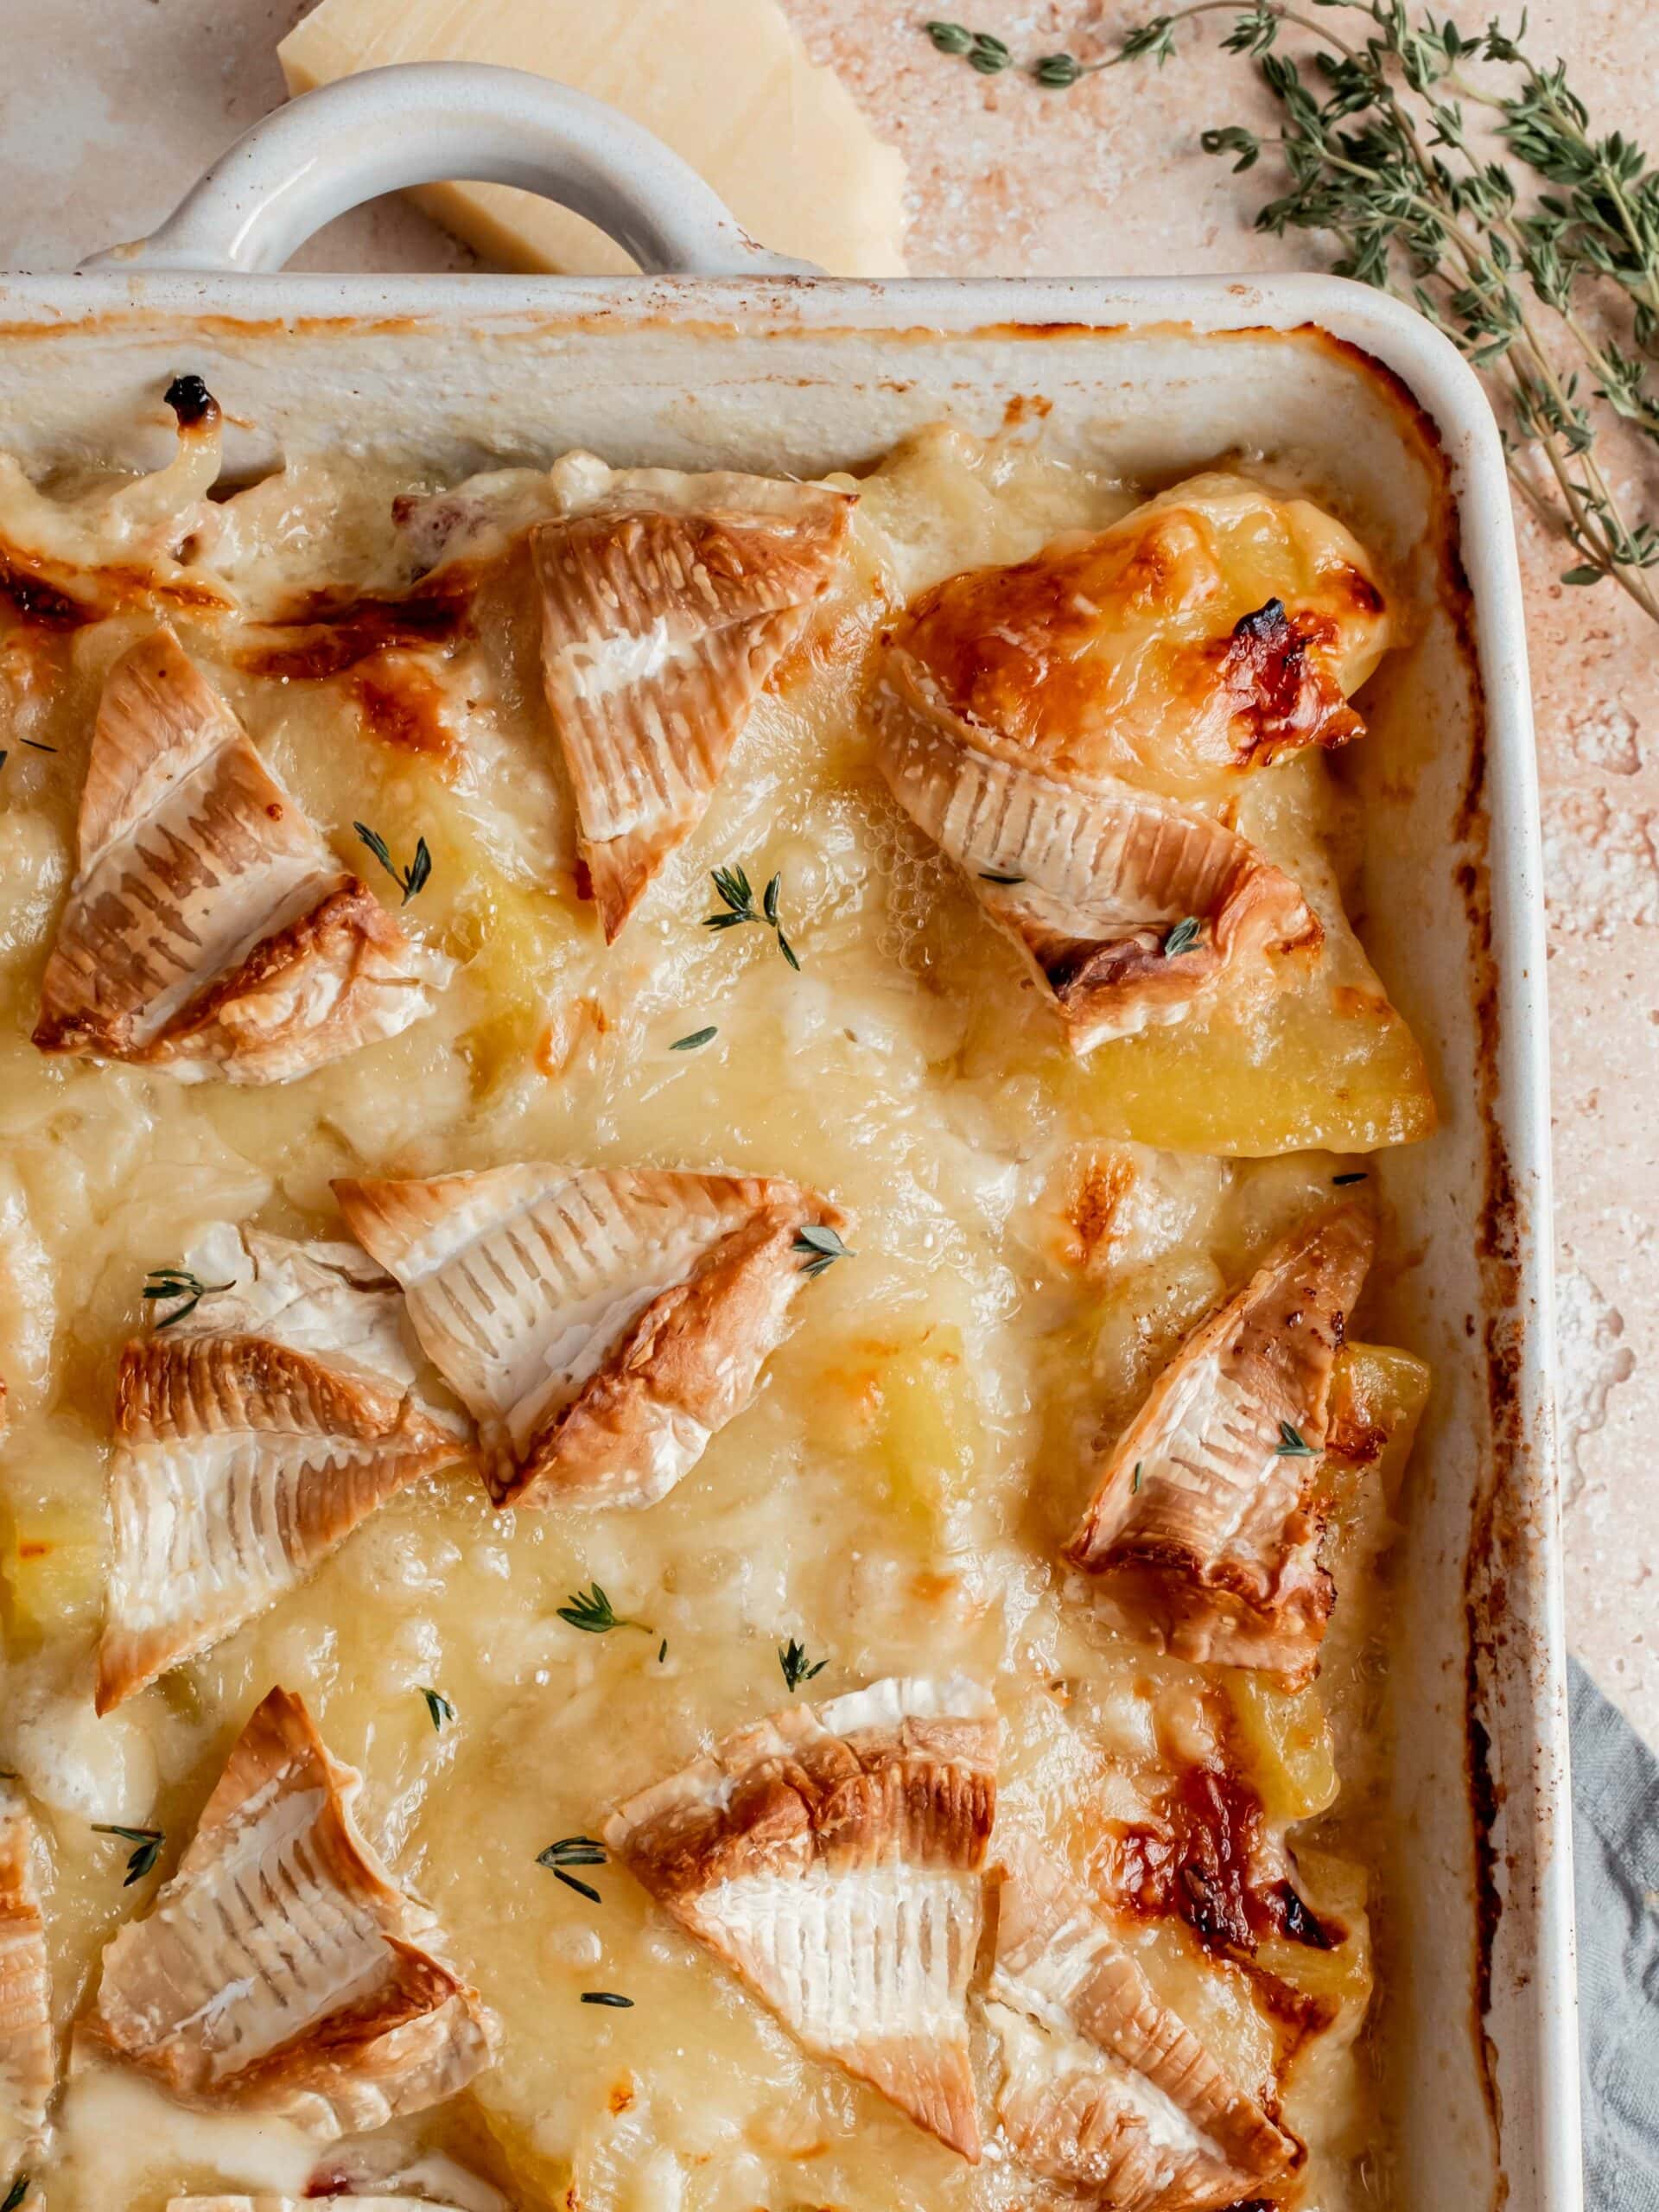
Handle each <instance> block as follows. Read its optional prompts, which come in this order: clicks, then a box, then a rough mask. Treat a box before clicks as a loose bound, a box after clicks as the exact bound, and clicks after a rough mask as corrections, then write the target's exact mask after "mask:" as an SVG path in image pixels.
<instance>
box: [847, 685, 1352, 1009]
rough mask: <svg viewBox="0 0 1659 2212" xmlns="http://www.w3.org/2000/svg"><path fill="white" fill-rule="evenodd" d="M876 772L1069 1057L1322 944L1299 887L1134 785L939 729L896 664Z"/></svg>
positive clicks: (1223, 829) (1195, 812)
mask: <svg viewBox="0 0 1659 2212" xmlns="http://www.w3.org/2000/svg"><path fill="white" fill-rule="evenodd" d="M871 713H872V717H873V720H874V727H875V730H876V735H877V745H878V749H879V754H880V762H881V766H882V769H883V771H884V772H885V773H886V775H887V782H888V784H889V785H890V786H891V788H892V791H893V797H894V798H896V799H897V800H898V801H899V804H900V806H902V807H903V808H904V810H905V811H906V814H908V815H909V816H910V817H911V819H912V822H914V823H916V824H917V826H918V828H919V829H922V830H924V831H925V833H926V835H927V836H929V837H931V839H932V841H933V842H934V843H935V844H936V845H938V847H939V849H940V850H941V851H942V852H944V853H945V854H947V855H949V857H950V859H951V860H953V861H956V863H957V866H958V867H959V868H962V869H963V871H964V872H965V873H966V874H967V876H968V878H969V881H970V882H971V883H972V884H973V886H974V888H975V890H976V893H977V894H978V897H979V900H980V903H981V905H982V906H983V907H984V908H985V910H986V912H987V913H988V914H989V916H990V917H991V918H992V920H993V921H995V923H997V924H998V925H999V926H1000V927H1001V929H1002V930H1003V931H1005V932H1006V933H1007V935H1008V936H1009V937H1011V938H1013V939H1014V942H1015V944H1018V945H1019V946H1020V948H1021V950H1023V951H1024V952H1025V953H1027V955H1028V956H1029V957H1030V960H1031V962H1032V964H1033V968H1034V969H1036V971H1037V973H1038V974H1039V976H1041V977H1042V979H1043V981H1044V982H1045V983H1046V985H1047V986H1048V988H1049V989H1050V990H1051V991H1052V993H1053V995H1054V999H1055V1002H1056V1004H1057V1005H1058V1008H1059V1011H1060V1015H1061V1018H1062V1020H1064V1022H1065V1033H1066V1037H1067V1039H1068V1041H1069V1042H1070V1044H1071V1048H1072V1050H1073V1051H1074V1052H1090V1051H1092V1050H1093V1048H1094V1047H1095V1046H1096V1045H1101V1044H1104V1043H1105V1042H1106V1041H1107V1040H1108V1039H1110V1038H1113V1037H1128V1036H1133V1035H1134V1034H1135V1033H1136V1032H1137V1031H1139V1030H1142V1029H1146V1028H1148V1027H1161V1026H1163V1025H1165V1024H1167V1023H1169V1022H1173V1021H1179V1020H1182V1019H1183V1017H1184V1016H1185V1015H1186V1014H1189V1013H1190V1012H1191V1011H1192V1007H1194V1005H1195V1004H1196V1003H1197V1001H1198V999H1199V998H1200V996H1201V995H1204V994H1205V993H1207V992H1210V991H1212V990H1213V989H1214V988H1216V987H1217V985H1218V984H1220V983H1222V982H1224V980H1225V979H1226V977H1227V976H1228V975H1229V972H1230V971H1231V972H1232V973H1234V974H1237V973H1238V972H1239V971H1240V970H1241V969H1245V970H1248V969H1251V968H1254V967H1255V966H1257V965H1262V966H1264V967H1267V968H1268V972H1269V973H1272V972H1273V969H1272V967H1271V965H1270V963H1267V961H1266V956H1267V955H1268V954H1284V953H1290V952H1308V953H1312V952H1313V951H1314V950H1317V949H1318V947H1319V944H1320V942H1321V940H1322V938H1323V937H1324V934H1325V932H1324V931H1323V930H1322V929H1321V928H1320V926H1319V920H1318V918H1317V917H1316V916H1315V915H1314V913H1313V910H1312V909H1311V908H1310V906H1308V903H1307V901H1306V899H1305V898H1304V897H1303V895H1302V893H1301V892H1300V889H1299V888H1298V887H1297V886H1296V885H1295V884H1294V882H1292V880H1291V879H1290V878H1289V877H1288V876H1287V875H1286V874H1284V872H1283V870H1282V869H1281V868H1274V866H1273V864H1272V862H1271V861H1268V860H1267V859H1266V858H1265V857H1264V856H1263V855H1262V854H1261V853H1259V852H1257V851H1256V850H1255V847H1254V846H1252V845H1251V844H1250V843H1249V842H1248V840H1247V839H1245V838H1243V837H1241V836H1238V834H1237V832H1236V831H1235V830H1232V829H1229V828H1228V827H1227V826H1226V824H1225V823H1223V822H1220V821H1217V819H1216V817H1214V816H1213V815H1209V814H1205V813H1203V812H1202V811H1201V810H1199V809H1198V808H1197V807H1194V806H1181V805H1178V804H1175V803H1174V802H1173V801H1172V800H1169V799H1165V798H1158V797H1156V796H1155V795H1154V794H1153V793H1152V792H1150V791H1137V790H1136V789H1135V787H1134V786H1133V785H1129V784H1124V783H1110V782H1103V781H1100V780H1098V779H1096V780H1095V781H1092V782H1089V783H1084V782H1082V781H1077V780H1073V781H1071V782H1066V781H1062V780H1060V779H1058V778H1057V777H1054V776H1051V775H1045V774H1040V773H1039V772H1036V771H1034V770H1033V769H1030V768H1026V767H1021V766H1018V765H1016V764H1014V763H1013V762H1010V761H1008V760H1003V759H1000V758H999V757H998V756H997V755H996V754H995V753H991V752H988V751H985V750H983V749H982V747H980V746H979V745H978V744H977V743H976V741H975V737H974V734H973V731H972V729H971V728H970V726H969V724H967V723H965V722H962V721H958V722H957V724H956V726H955V728H950V727H949V726H948V725H947V724H946V722H945V721H944V720H943V718H942V717H941V715H939V714H938V711H937V710H936V709H933V708H932V707H931V705H930V703H929V702H928V701H927V699H926V696H925V693H924V692H923V691H922V690H920V689H919V688H918V683H917V679H916V677H915V673H914V671H913V669H912V668H911V667H910V666H908V665H906V663H905V662H904V661H903V660H902V659H896V660H895V662H894V664H893V667H892V668H891V669H890V671H887V674H886V676H885V677H884V679H883V680H882V681H881V682H880V683H878V684H877V686H876V688H875V690H874V694H873V696H872V701H871Z"/></svg>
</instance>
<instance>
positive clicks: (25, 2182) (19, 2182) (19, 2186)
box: [0, 753, 32, 2212]
mask: <svg viewBox="0 0 1659 2212" xmlns="http://www.w3.org/2000/svg"><path fill="white" fill-rule="evenodd" d="M5 757H6V756H5V754H4V753H0V761H3V760H4V759H5ZM31 2178H32V2177H31V2176H29V2174H19V2175H18V2176H17V2178H16V2180H15V2181H14V2182H13V2183H12V2184H11V2187H10V2189H9V2190H7V2191H6V2196H5V2202H3V2203H0V2212H17V2207H18V2206H19V2205H20V2204H21V2203H22V2201H23V2199H24V2198H25V2197H26V2196H28V2195H29V2183H30V2180H31Z"/></svg>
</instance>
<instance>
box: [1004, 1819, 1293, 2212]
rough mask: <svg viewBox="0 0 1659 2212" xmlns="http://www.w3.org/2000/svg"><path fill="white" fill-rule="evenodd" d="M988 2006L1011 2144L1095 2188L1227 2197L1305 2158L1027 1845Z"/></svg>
mask: <svg viewBox="0 0 1659 2212" xmlns="http://www.w3.org/2000/svg"><path fill="white" fill-rule="evenodd" d="M982 2012H983V2017H984V2019H985V2023H986V2024H987V2026H988V2027H989V2028H990V2029H991V2030H992V2031H993V2033H994V2034H995V2037H996V2038H997V2044H998V2053H997V2058H996V2061H995V2069H996V2073H997V2075H998V2080H997V2088H996V2111H997V2118H998V2120H999V2121H1000V2122H1001V2129H1002V2133H1003V2136H1004V2138H1005V2139H1006V2141H1007V2146H1008V2149H1009V2151H1010V2152H1012V2153H1013V2155H1014V2158H1017V2159H1018V2160H1019V2161H1020V2164H1022V2165H1025V2166H1027V2167H1028V2168H1030V2169H1031V2170H1032V2171H1033V2172H1035V2173H1039V2174H1041V2175H1043V2176H1045V2177H1046V2178H1048V2179H1050V2180H1052V2181H1058V2182H1063V2183H1069V2184H1070V2185H1071V2187H1072V2188H1074V2189H1076V2190H1077V2191H1078V2192H1079V2193H1080V2196H1082V2197H1083V2199H1084V2201H1085V2202H1089V2203H1091V2204H1097V2205H1101V2206H1107V2205H1109V2206H1111V2207H1112V2208H1113V2212H1221V2208H1222V2207H1224V2206H1226V2207H1232V2206H1237V2205H1240V2204H1242V2203H1243V2201H1244V2200H1245V2199H1246V2198H1247V2197H1248V2198H1255V2196H1257V2195H1258V2194H1259V2193H1260V2192H1262V2190H1266V2189H1268V2187H1270V2186H1271V2184H1273V2183H1275V2182H1277V2181H1280V2180H1281V2179H1282V2177H1284V2176H1285V2175H1286V2174H1287V2172H1289V2171H1291V2169H1292V2168H1293V2167H1294V2165H1295V2164H1298V2163H1299V2162H1300V2156H1301V2153H1300V2149H1299V2147H1298V2145H1296V2144H1295V2143H1294V2141H1293V2139H1291V2138H1290V2137H1289V2136H1287V2135H1286V2134H1285V2133H1283V2131H1282V2130H1281V2129H1280V2128H1279V2127H1277V2126H1274V2122H1273V2121H1272V2120H1270V2119H1269V2118H1268V2115H1267V2113H1265V2112H1264V2111H1263V2110H1262V2107H1261V2106H1260V2105H1259V2104H1257V2103H1256V2101H1255V2099H1254V2098H1252V2097H1250V2096H1248V2095H1247V2094H1245V2092H1244V2091H1243V2089H1241V2088H1239V2087H1238V2085H1237V2084H1236V2082H1233V2081H1232V2080H1231V2079H1230V2076H1229V2075H1228V2074H1227V2073H1226V2071H1225V2069H1224V2068H1223V2067H1222V2066H1221V2064H1220V2063H1218V2061H1217V2059H1216V2057H1215V2056H1214V2055H1213V2054H1212V2053H1211V2051H1210V2050H1208V2049H1206V2047H1205V2044H1203V2043H1201V2042H1200V2041H1199V2039H1198V2037H1197V2036H1196V2035H1194V2034H1193V2032H1192V2030H1191V2029H1190V2028H1188V2027H1187V2026H1186V2025H1185V2023H1184V2022H1183V2021H1181V2020H1180V2019H1179V2018H1177V2017H1176V2015H1175V2014H1174V2013H1173V2012H1170V2011H1169V2010H1168V2009H1167V2008H1166V2006H1164V2005H1161V2004H1160V2002H1159V2000H1158V1998H1157V1996H1156V1995H1155V1994H1154V1991H1153V1987H1152V1985H1151V1983H1150V1982H1149V1981H1148V1980H1147V1977H1146V1975H1145V1974H1144V1973H1143V1972H1142V1970H1141V1967H1140V1966H1139V1965H1138V1964H1137V1963H1136V1961H1135V1958H1134V1956H1133V1955H1132V1954H1131V1953H1130V1952H1129V1951H1128V1949H1127V1948H1125V1947H1124V1946H1123V1944H1122V1943H1121V1942H1119V1941H1118V1939H1117V1938H1116V1936H1114V1935H1113V1933H1112V1931H1111V1929H1109V1926H1108V1925H1107V1923H1105V1922H1104V1921H1103V1919H1101V1917H1100V1916H1099V1915H1098V1914H1097V1913H1096V1911H1095V1910H1094V1908H1093V1906H1092V1904H1090V1900H1089V1898H1088V1897H1086V1896H1085V1895H1084V1893H1083V1891H1080V1890H1079V1889H1077V1887H1075V1885H1073V1884H1071V1882H1070V1881H1068V1880H1067V1879H1066V1878H1065V1875H1064V1874H1063V1873H1062V1872H1061V1871H1060V1869H1059V1868H1058V1866H1054V1865H1053V1864H1052V1861H1050V1860H1049V1859H1047V1857H1046V1855H1045V1854H1043V1853H1039V1851H1037V1850H1036V1849H1034V1848H1033V1847H1029V1846H1020V1847H1014V1849H1013V1850H1012V1852H1011V1854H1010V1858H1009V1862H1008V1864H1007V1866H1005V1867H1004V1869H1003V1879H1002V1881H1001V1885H999V1887H998V1890H997V1921H996V1942H995V1963H994V1965H993V1967H992V1969H991V1972H990V1975H989V1978H988V1981H987V1984H986V1986H985V1990H984V1993H983V1996H982Z"/></svg>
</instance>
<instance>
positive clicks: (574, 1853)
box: [536, 1835, 605, 1904]
mask: <svg viewBox="0 0 1659 2212" xmlns="http://www.w3.org/2000/svg"><path fill="white" fill-rule="evenodd" d="M536 1864H537V1866H545V1867H546V1868H547V1870H548V1872H549V1873H550V1874H553V1875H555V1876H556V1877H557V1878H558V1879H559V1880H560V1881H561V1882H563V1884H564V1885H565V1887H566V1889H568V1890H575V1891H576V1893H577V1895H578V1896H579V1897H586V1898H587V1899H588V1902H589V1903H590V1904H603V1903H604V1902H605V1900H604V1899H603V1897H601V1896H600V1894H599V1891H597V1890H596V1889H594V1887H593V1886H592V1885H591V1884H590V1883H588V1882H579V1881H578V1880H577V1879H576V1878H575V1875H574V1874H572V1873H570V1872H568V1871H567V1870H568V1869H569V1868H570V1867H572V1866H603V1865H604V1864H605V1847H604V1845H603V1844H602V1843H597V1842H595V1841H594V1838H593V1837H592V1836H590V1835H562V1836H561V1837H560V1838H559V1840H558V1841H557V1842H556V1843H550V1844H549V1845H548V1847H547V1849H546V1850H545V1851H538V1852H537V1854H536Z"/></svg>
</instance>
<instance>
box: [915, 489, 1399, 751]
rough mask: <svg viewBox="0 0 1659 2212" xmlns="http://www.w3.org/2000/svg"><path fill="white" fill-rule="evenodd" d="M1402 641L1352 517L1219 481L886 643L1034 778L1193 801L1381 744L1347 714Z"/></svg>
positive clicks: (960, 585)
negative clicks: (1305, 752) (1109, 783)
mask: <svg viewBox="0 0 1659 2212" xmlns="http://www.w3.org/2000/svg"><path fill="white" fill-rule="evenodd" d="M1393 628H1394V624H1393V620H1392V618H1391V617H1390V615H1389V610H1388V607H1387V605H1386V602H1385V600H1384V597H1383V591H1382V588H1381V586H1380V584H1379V582H1378V580H1377V577H1376V572H1375V570H1374V569H1373V568H1372V565H1371V563H1370V561H1369V560H1368V559H1367V556H1366V554H1365V552H1364V550H1363V547H1362V546H1361V545H1360V544H1359V543H1358V541H1357V539H1356V538H1354V537H1352V536H1351V533H1350V532H1349V531H1346V530H1345V529H1344V527H1343V525H1342V524H1340V523H1339V522H1338V521H1337V520H1336V519H1335V518H1334V517H1332V516H1331V515H1328V514H1325V513H1323V512H1321V511H1320V509H1319V508H1318V507H1316V506H1314V505H1312V504H1311V503H1310V502H1309V501H1308V500H1306V499H1281V497H1280V496H1279V495H1278V494H1277V493H1274V492H1273V491H1270V490H1269V489H1268V487H1267V486H1264V485H1262V484H1257V483H1255V482H1252V481H1251V480H1249V478H1247V477H1242V476H1232V475H1228V474H1222V473H1215V474H1209V475H1204V476H1195V477H1192V478H1191V479H1190V480H1188V481H1187V482H1186V483H1185V484H1177V485H1176V486H1173V488H1172V489H1171V490H1169V491H1167V492H1164V493H1160V494H1159V496H1158V497H1157V498H1156V499H1148V500H1147V501H1146V502H1145V504H1144V505H1141V506H1138V507H1136V508H1135V509H1134V510H1133V511H1132V512H1130V513H1128V514H1127V515H1125V516H1124V517H1123V518H1122V520H1121V521H1119V522H1117V523H1115V524H1113V525H1112V527H1111V528H1110V529H1109V530H1106V531H1099V532H1097V533H1092V532H1089V531H1071V532H1069V533H1067V534H1066V535H1065V537H1058V538H1056V539H1055V540H1054V541H1053V542H1052V543H1051V544H1048V545H1046V546H1044V547H1043V549H1042V550H1041V551H1040V552H1039V553H1036V554H1034V555H1033V556H1032V557H1031V559H1029V560H1027V561H1021V562H1019V563H1016V564H1015V565H1014V566H1013V567H1010V568H993V569H971V570H969V571H967V572H965V573H964V574H963V575H955V576H949V577H947V578H945V580H944V582H940V583H937V584H934V585H932V586H931V588H929V589H927V590H926V591H924V592H922V593H921V594H918V597H916V598H915V599H913V600H912V601H911V603H910V605H909V606H908V607H906V610H905V612H904V613H903V615H902V616H901V617H900V618H899V621H898V622H897V623H896V624H895V625H894V626H893V630H892V631H891V632H890V633H889V635H888V638H887V640H886V641H885V643H886V645H887V658H889V659H890V660H896V661H899V662H900V663H903V664H907V665H908V666H909V667H910V668H911V669H912V671H913V672H914V674H915V675H916V677H918V679H920V678H923V677H925V679H926V681H927V683H928V684H929V686H930V689H931V692H932V695H933V696H935V697H936V698H937V699H938V702H939V704H940V706H941V707H942V708H943V709H944V710H945V711H946V712H947V713H949V714H950V715H957V716H960V717H961V718H962V719H963V721H966V722H967V723H968V724H969V725H970V726H971V727H972V728H974V729H975V730H976V732H977V733H978V734H979V736H980V738H981V741H982V743H983V744H984V746H985V748H986V749H987V750H988V751H990V752H995V753H1000V754H1001V757H1003V758H1004V759H1005V760H1008V761H1010V762H1011V763H1013V764H1014V765H1015V766H1023V767H1030V768H1035V769H1037V770H1038V771H1039V772H1041V773H1044V774H1048V775H1052V776H1058V777H1059V778H1061V779H1063V780H1070V779H1072V778H1077V777H1080V778H1083V779H1085V780H1089V779H1097V778H1100V777H1119V776H1121V777H1125V778H1127V779H1128V781H1130V782H1132V783H1136V784H1139V783H1142V782H1150V783H1151V785H1152V786H1153V788H1154V789H1160V790H1164V791H1173V792H1177V793H1190V792H1196V791H1198V790H1199V789H1200V788H1202V787H1203V786H1205V784H1206V783H1213V781H1214V779H1216V777H1217V775H1218V774H1224V773H1226V772H1229V771H1235V770H1237V769H1240V768H1248V767H1255V766H1262V765H1265V764H1266V763H1268V762H1269V761H1271V760H1276V759H1277V758H1279V757H1280V756H1281V754H1284V753H1289V752H1294V751H1295V750H1296V749H1298V748H1299V747H1302V746H1306V745H1321V746H1332V745H1341V744H1345V743H1346V742H1347V741H1349V740H1350V739H1351V738H1354V737H1357V736H1358V735H1359V734H1361V733H1362V732H1363V728H1364V725H1363V722H1362V721H1361V720H1360V718H1359V716H1358V715H1357V714H1356V713H1355V712H1354V711H1353V709H1351V707H1349V706H1348V705H1347V703H1346V702H1347V699H1348V696H1349V695H1350V694H1351V693H1352V692H1354V691H1355V690H1357V689H1358V688H1359V686H1360V685H1361V684H1362V683H1363V682H1364V681H1365V679H1366V677H1368V676H1370V673H1371V671H1372V670H1373V669H1374V668H1375V667H1376V664H1377V662H1378V661H1379V660H1380V659H1381V658H1382V656H1383V652H1384V650H1385V648H1386V647H1387V646H1388V645H1389V643H1390V642H1391V639H1392V633H1393Z"/></svg>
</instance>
